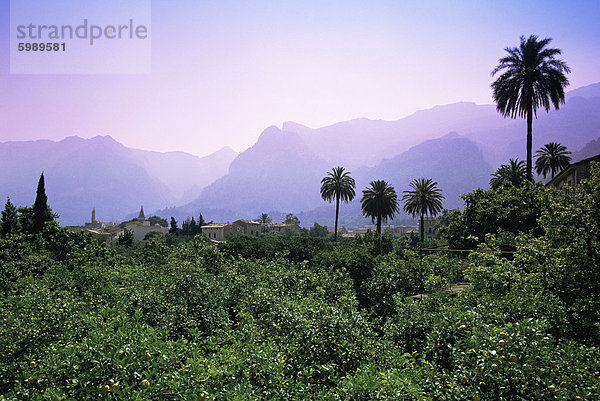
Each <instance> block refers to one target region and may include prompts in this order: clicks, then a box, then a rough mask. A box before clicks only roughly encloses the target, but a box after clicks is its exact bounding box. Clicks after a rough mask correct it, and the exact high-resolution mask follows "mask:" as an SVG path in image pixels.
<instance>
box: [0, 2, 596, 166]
mask: <svg viewBox="0 0 600 401" xmlns="http://www.w3.org/2000/svg"><path fill="white" fill-rule="evenodd" d="M41 2H42V0H40V3H41ZM0 3H1V7H2V8H1V9H0V14H1V15H0V18H1V19H0V25H1V26H2V31H1V36H0V49H2V53H1V55H0V56H1V58H0V60H1V63H0V141H8V140H31V139H40V138H45V139H54V140H59V139H62V138H64V137H66V136H70V135H79V136H82V137H93V136H96V135H111V136H113V137H114V138H115V139H116V140H118V141H120V142H122V143H123V144H125V145H127V146H131V147H138V148H142V149H149V150H159V151H168V150H183V151H186V152H190V153H193V154H196V155H199V156H203V155H206V154H209V153H211V152H213V151H215V150H217V149H219V148H220V147H222V146H226V145H228V146H231V147H232V148H234V149H235V150H237V151H242V150H244V149H246V148H247V147H249V146H252V144H253V143H254V142H255V141H256V139H257V138H258V135H259V134H260V133H261V131H262V130H263V129H264V128H266V127H267V126H269V125H277V126H281V123H282V122H284V121H295V122H298V123H301V124H305V125H308V126H310V127H319V126H323V125H328V124H331V123H334V122H338V121H343V120H348V119H353V118H359V117H367V118H370V119H385V120H395V119H399V118H401V117H404V116H407V115H409V114H411V113H412V112H414V111H416V110H419V109H425V108H430V107H432V106H435V105H438V104H447V103H453V102H457V101H473V102H476V103H491V101H492V100H491V90H490V83H491V82H492V77H490V72H491V70H492V69H493V68H494V66H495V65H496V64H497V61H498V59H499V58H500V57H502V56H503V55H504V50H503V49H504V48H505V47H507V46H516V45H518V43H519V37H520V36H521V35H526V36H528V35H530V34H537V35H538V36H540V37H551V38H553V42H552V44H551V45H552V46H554V47H558V48H560V49H562V50H563V54H562V56H561V58H562V59H563V60H565V61H566V62H567V63H568V65H569V66H570V67H571V69H572V73H571V74H570V75H569V79H570V81H571V86H570V88H569V89H574V88H577V87H580V86H585V85H588V84H592V83H595V82H598V81H600V68H599V67H600V40H599V39H600V24H599V23H598V21H600V1H598V0H591V1H564V0H562V1H529V2H527V1H523V0H518V1H501V0H500V1H481V0H479V1H400V0H396V1H376V0H372V1H368V2H367V1H324V0H318V1H312V0H303V1H301V0H297V1H279V0H278V1H276V0H271V1H224V0H217V1H203V0H200V1H198V0H189V1H184V0H168V1H167V0H164V1H159V0H154V1H152V9H151V11H152V26H151V32H150V37H151V40H152V61H151V73H150V74H144V75H11V74H10V73H9V72H10V69H9V2H8V1H7V0H3V1H2V2H0Z"/></svg>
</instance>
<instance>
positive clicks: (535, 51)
mask: <svg viewBox="0 0 600 401" xmlns="http://www.w3.org/2000/svg"><path fill="white" fill-rule="evenodd" d="M551 41H552V39H550V38H545V39H542V40H538V37H537V36H536V35H531V36H530V37H529V38H528V39H525V37H524V36H521V44H520V45H519V47H518V48H517V47H507V48H506V49H504V50H506V52H507V53H508V55H507V56H506V57H503V58H501V59H500V60H499V64H498V66H497V67H496V68H494V70H493V71H492V76H494V75H496V73H498V72H500V71H503V72H502V74H501V75H500V76H499V77H498V79H497V80H496V81H495V82H494V83H493V84H492V89H493V97H494V101H495V102H496V109H497V110H498V111H499V112H500V113H502V115H503V116H504V117H508V116H510V118H516V117H517V116H519V117H525V118H527V179H528V180H529V181H531V180H532V156H531V152H532V151H531V146H532V145H531V141H532V139H531V138H532V135H531V125H532V122H533V117H534V116H535V117H536V118H537V109H538V108H541V107H543V108H544V110H546V112H548V111H549V110H550V105H551V104H552V105H553V106H554V108H555V109H558V106H559V104H560V103H564V102H565V90H564V88H565V87H566V86H567V85H569V80H568V79H567V77H566V76H565V73H569V72H571V70H570V69H569V67H567V64H566V63H565V62H563V61H561V60H558V59H555V58H554V57H555V56H556V55H559V54H561V50H560V49H554V48H546V45H548V44H549V43H550V42H551Z"/></svg>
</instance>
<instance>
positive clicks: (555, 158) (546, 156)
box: [535, 142, 571, 178]
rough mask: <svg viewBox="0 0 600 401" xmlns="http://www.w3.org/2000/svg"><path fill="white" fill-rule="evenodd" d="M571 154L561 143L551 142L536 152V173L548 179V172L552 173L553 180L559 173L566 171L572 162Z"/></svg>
mask: <svg viewBox="0 0 600 401" xmlns="http://www.w3.org/2000/svg"><path fill="white" fill-rule="evenodd" d="M570 154H571V152H569V151H568V150H567V147H566V146H563V145H561V144H560V143H556V142H550V143H547V144H545V145H544V146H542V147H541V148H540V150H538V151H537V152H535V156H536V158H537V159H536V160H535V171H536V172H537V173H538V174H542V175H543V176H544V178H546V174H548V172H551V173H552V178H554V175H555V174H556V173H557V172H558V171H561V170H562V169H564V168H565V167H567V166H568V165H569V163H570V162H571V156H568V155H570Z"/></svg>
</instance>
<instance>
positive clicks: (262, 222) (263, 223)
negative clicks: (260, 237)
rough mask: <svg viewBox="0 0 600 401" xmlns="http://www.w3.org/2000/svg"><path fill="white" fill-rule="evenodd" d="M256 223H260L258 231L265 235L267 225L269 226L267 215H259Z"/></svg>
mask: <svg viewBox="0 0 600 401" xmlns="http://www.w3.org/2000/svg"><path fill="white" fill-rule="evenodd" d="M258 221H259V222H260V231H261V232H263V233H265V232H267V228H268V226H269V224H271V221H272V220H271V218H270V217H269V214H268V213H262V214H261V215H260V217H259V218H258Z"/></svg>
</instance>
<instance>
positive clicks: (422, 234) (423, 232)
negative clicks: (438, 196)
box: [421, 212, 425, 242]
mask: <svg viewBox="0 0 600 401" xmlns="http://www.w3.org/2000/svg"><path fill="white" fill-rule="evenodd" d="M424 240H425V227H423V213H422V212H421V242H423V241H424Z"/></svg>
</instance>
